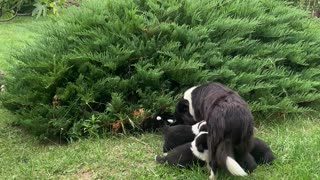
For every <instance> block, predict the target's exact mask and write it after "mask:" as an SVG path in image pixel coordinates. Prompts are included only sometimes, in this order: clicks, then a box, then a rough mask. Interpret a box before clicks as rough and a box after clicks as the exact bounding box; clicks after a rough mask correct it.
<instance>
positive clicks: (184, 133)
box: [163, 121, 207, 152]
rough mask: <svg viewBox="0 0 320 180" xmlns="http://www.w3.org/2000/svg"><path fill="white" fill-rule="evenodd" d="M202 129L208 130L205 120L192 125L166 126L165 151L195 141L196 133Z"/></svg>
mask: <svg viewBox="0 0 320 180" xmlns="http://www.w3.org/2000/svg"><path fill="white" fill-rule="evenodd" d="M201 131H207V126H206V122H205V121H201V122H198V123H196V124H194V125H192V126H190V125H175V126H166V127H164V129H163V134H164V145H163V152H168V151H169V150H171V149H173V148H175V147H177V146H179V145H182V144H185V143H188V142H191V141H193V140H194V138H195V137H196V135H198V134H199V132H201Z"/></svg>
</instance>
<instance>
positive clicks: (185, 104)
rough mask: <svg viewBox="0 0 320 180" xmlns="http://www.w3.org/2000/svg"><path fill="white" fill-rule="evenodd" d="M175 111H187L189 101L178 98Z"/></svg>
mask: <svg viewBox="0 0 320 180" xmlns="http://www.w3.org/2000/svg"><path fill="white" fill-rule="evenodd" d="M176 111H177V112H179V113H185V112H189V101H188V100H186V99H181V100H179V102H178V104H177V107H176Z"/></svg>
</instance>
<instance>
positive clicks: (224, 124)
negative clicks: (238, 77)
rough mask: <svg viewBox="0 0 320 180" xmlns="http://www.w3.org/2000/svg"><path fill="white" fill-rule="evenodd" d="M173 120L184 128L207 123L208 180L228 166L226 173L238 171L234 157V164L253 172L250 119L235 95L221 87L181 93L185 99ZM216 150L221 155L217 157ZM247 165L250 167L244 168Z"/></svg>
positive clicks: (212, 85)
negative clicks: (198, 123) (217, 170)
mask: <svg viewBox="0 0 320 180" xmlns="http://www.w3.org/2000/svg"><path fill="white" fill-rule="evenodd" d="M175 116H176V119H178V118H180V119H179V121H183V123H184V124H192V123H193V121H196V122H199V121H201V120H203V119H204V120H205V121H206V122H207V128H208V133H209V134H208V150H209V161H210V167H211V169H212V171H211V176H210V178H214V172H216V168H217V167H218V166H219V167H226V166H227V164H228V165H229V166H230V167H228V168H227V169H228V170H229V172H230V170H234V169H236V168H234V167H239V165H238V164H237V163H236V162H235V161H234V159H235V157H236V159H237V162H240V165H241V166H242V167H248V168H249V169H248V170H249V171H252V170H253V169H255V168H256V166H257V164H255V161H252V157H250V154H249V151H250V150H251V148H252V140H253V116H252V114H251V112H250V110H249V107H248V105H247V103H246V102H245V101H244V100H243V99H242V98H241V96H240V95H239V94H237V93H236V92H234V91H232V90H231V89H229V88H227V87H225V86H224V85H222V84H220V83H209V84H204V85H200V86H198V87H193V88H190V89H189V90H187V91H186V92H185V93H184V99H182V100H180V101H179V102H178V104H177V107H176V112H175ZM218 149H220V150H223V151H220V153H217V150H218ZM219 155H221V156H224V155H227V156H226V157H229V158H228V159H229V160H230V159H231V160H232V161H229V163H227V162H226V159H224V158H220V157H217V156H219ZM228 159H227V160H228ZM248 159H250V160H248ZM230 162H232V163H231V164H230ZM246 162H248V163H252V164H249V165H247V164H246ZM231 166H233V167H231ZM243 172H244V171H243V170H242V169H240V170H239V168H238V169H236V170H235V172H230V173H232V174H234V175H239V176H242V175H246V174H245V173H243Z"/></svg>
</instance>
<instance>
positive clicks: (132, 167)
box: [0, 18, 320, 180]
mask: <svg viewBox="0 0 320 180" xmlns="http://www.w3.org/2000/svg"><path fill="white" fill-rule="evenodd" d="M38 23H42V22H41V21H32V20H30V19H28V18H22V19H16V20H15V21H12V22H9V23H2V24H0V40H1V46H0V69H7V68H8V67H9V66H10V63H7V62H6V61H4V60H5V59H8V58H10V56H9V52H10V51H11V50H12V49H15V48H21V47H23V46H24V43H23V42H21V41H20V40H27V41H32V39H33V36H34V35H35V34H34V33H33V32H34V31H33V30H32V28H31V27H37V25H38ZM30 28H31V29H30ZM14 118H15V116H14V115H12V114H10V113H9V112H7V111H5V110H4V109H3V108H0V132H1V134H0V179H108V180H109V179H128V180H131V179H148V180H149V179H152V180H153V179H183V180H186V179H190V180H196V179H207V173H206V171H205V167H204V168H200V167H195V168H194V169H192V170H186V169H174V168H170V167H168V166H166V165H158V164H156V163H155V161H154V156H155V155H156V154H160V153H161V149H162V147H161V146H162V137H161V135H160V134H157V133H153V134H151V133H146V134H144V135H140V136H135V137H127V136H120V137H105V138H101V139H88V140H81V141H78V142H74V143H71V144H69V145H57V144H52V145H42V144H40V143H39V142H38V141H37V139H36V138H35V137H33V136H30V135H28V134H26V133H25V132H23V131H22V130H20V129H18V128H15V127H12V126H11V125H10V122H11V121H12V120H13V119H14ZM257 136H258V137H260V138H262V139H263V140H265V141H266V142H268V143H269V144H270V146H271V148H272V150H273V151H274V152H275V155H276V157H277V160H276V161H275V163H274V164H273V165H271V166H260V167H258V168H257V170H256V171H255V172H254V173H252V174H251V175H250V176H248V177H245V178H241V179H261V180H270V179H271V180H273V179H275V180H278V179H288V180H295V179H306V180H309V179H320V173H319V170H320V151H319V147H320V121H319V120H318V119H314V120H308V119H303V118H301V119H299V120H288V121H287V122H278V123H267V124H262V123H260V124H259V126H258V132H257ZM218 179H239V178H234V177H231V176H229V175H227V174H225V173H224V172H222V171H220V172H218Z"/></svg>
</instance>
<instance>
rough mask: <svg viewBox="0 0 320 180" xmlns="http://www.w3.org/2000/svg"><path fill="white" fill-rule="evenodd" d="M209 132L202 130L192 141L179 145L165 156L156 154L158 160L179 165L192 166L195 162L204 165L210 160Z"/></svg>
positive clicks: (161, 162)
mask: <svg viewBox="0 0 320 180" xmlns="http://www.w3.org/2000/svg"><path fill="white" fill-rule="evenodd" d="M207 134H208V133H207V132H200V133H199V134H198V135H197V136H196V137H195V138H194V140H193V141H192V142H188V143H185V144H182V145H180V146H177V147H176V148H174V149H172V150H171V151H169V152H168V153H167V155H165V156H163V157H161V156H156V158H155V159H156V161H157V162H158V163H160V164H163V163H166V162H167V163H168V164H169V165H170V166H177V167H191V166H192V165H194V164H199V165H201V166H203V165H204V164H205V162H208V146H207Z"/></svg>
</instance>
